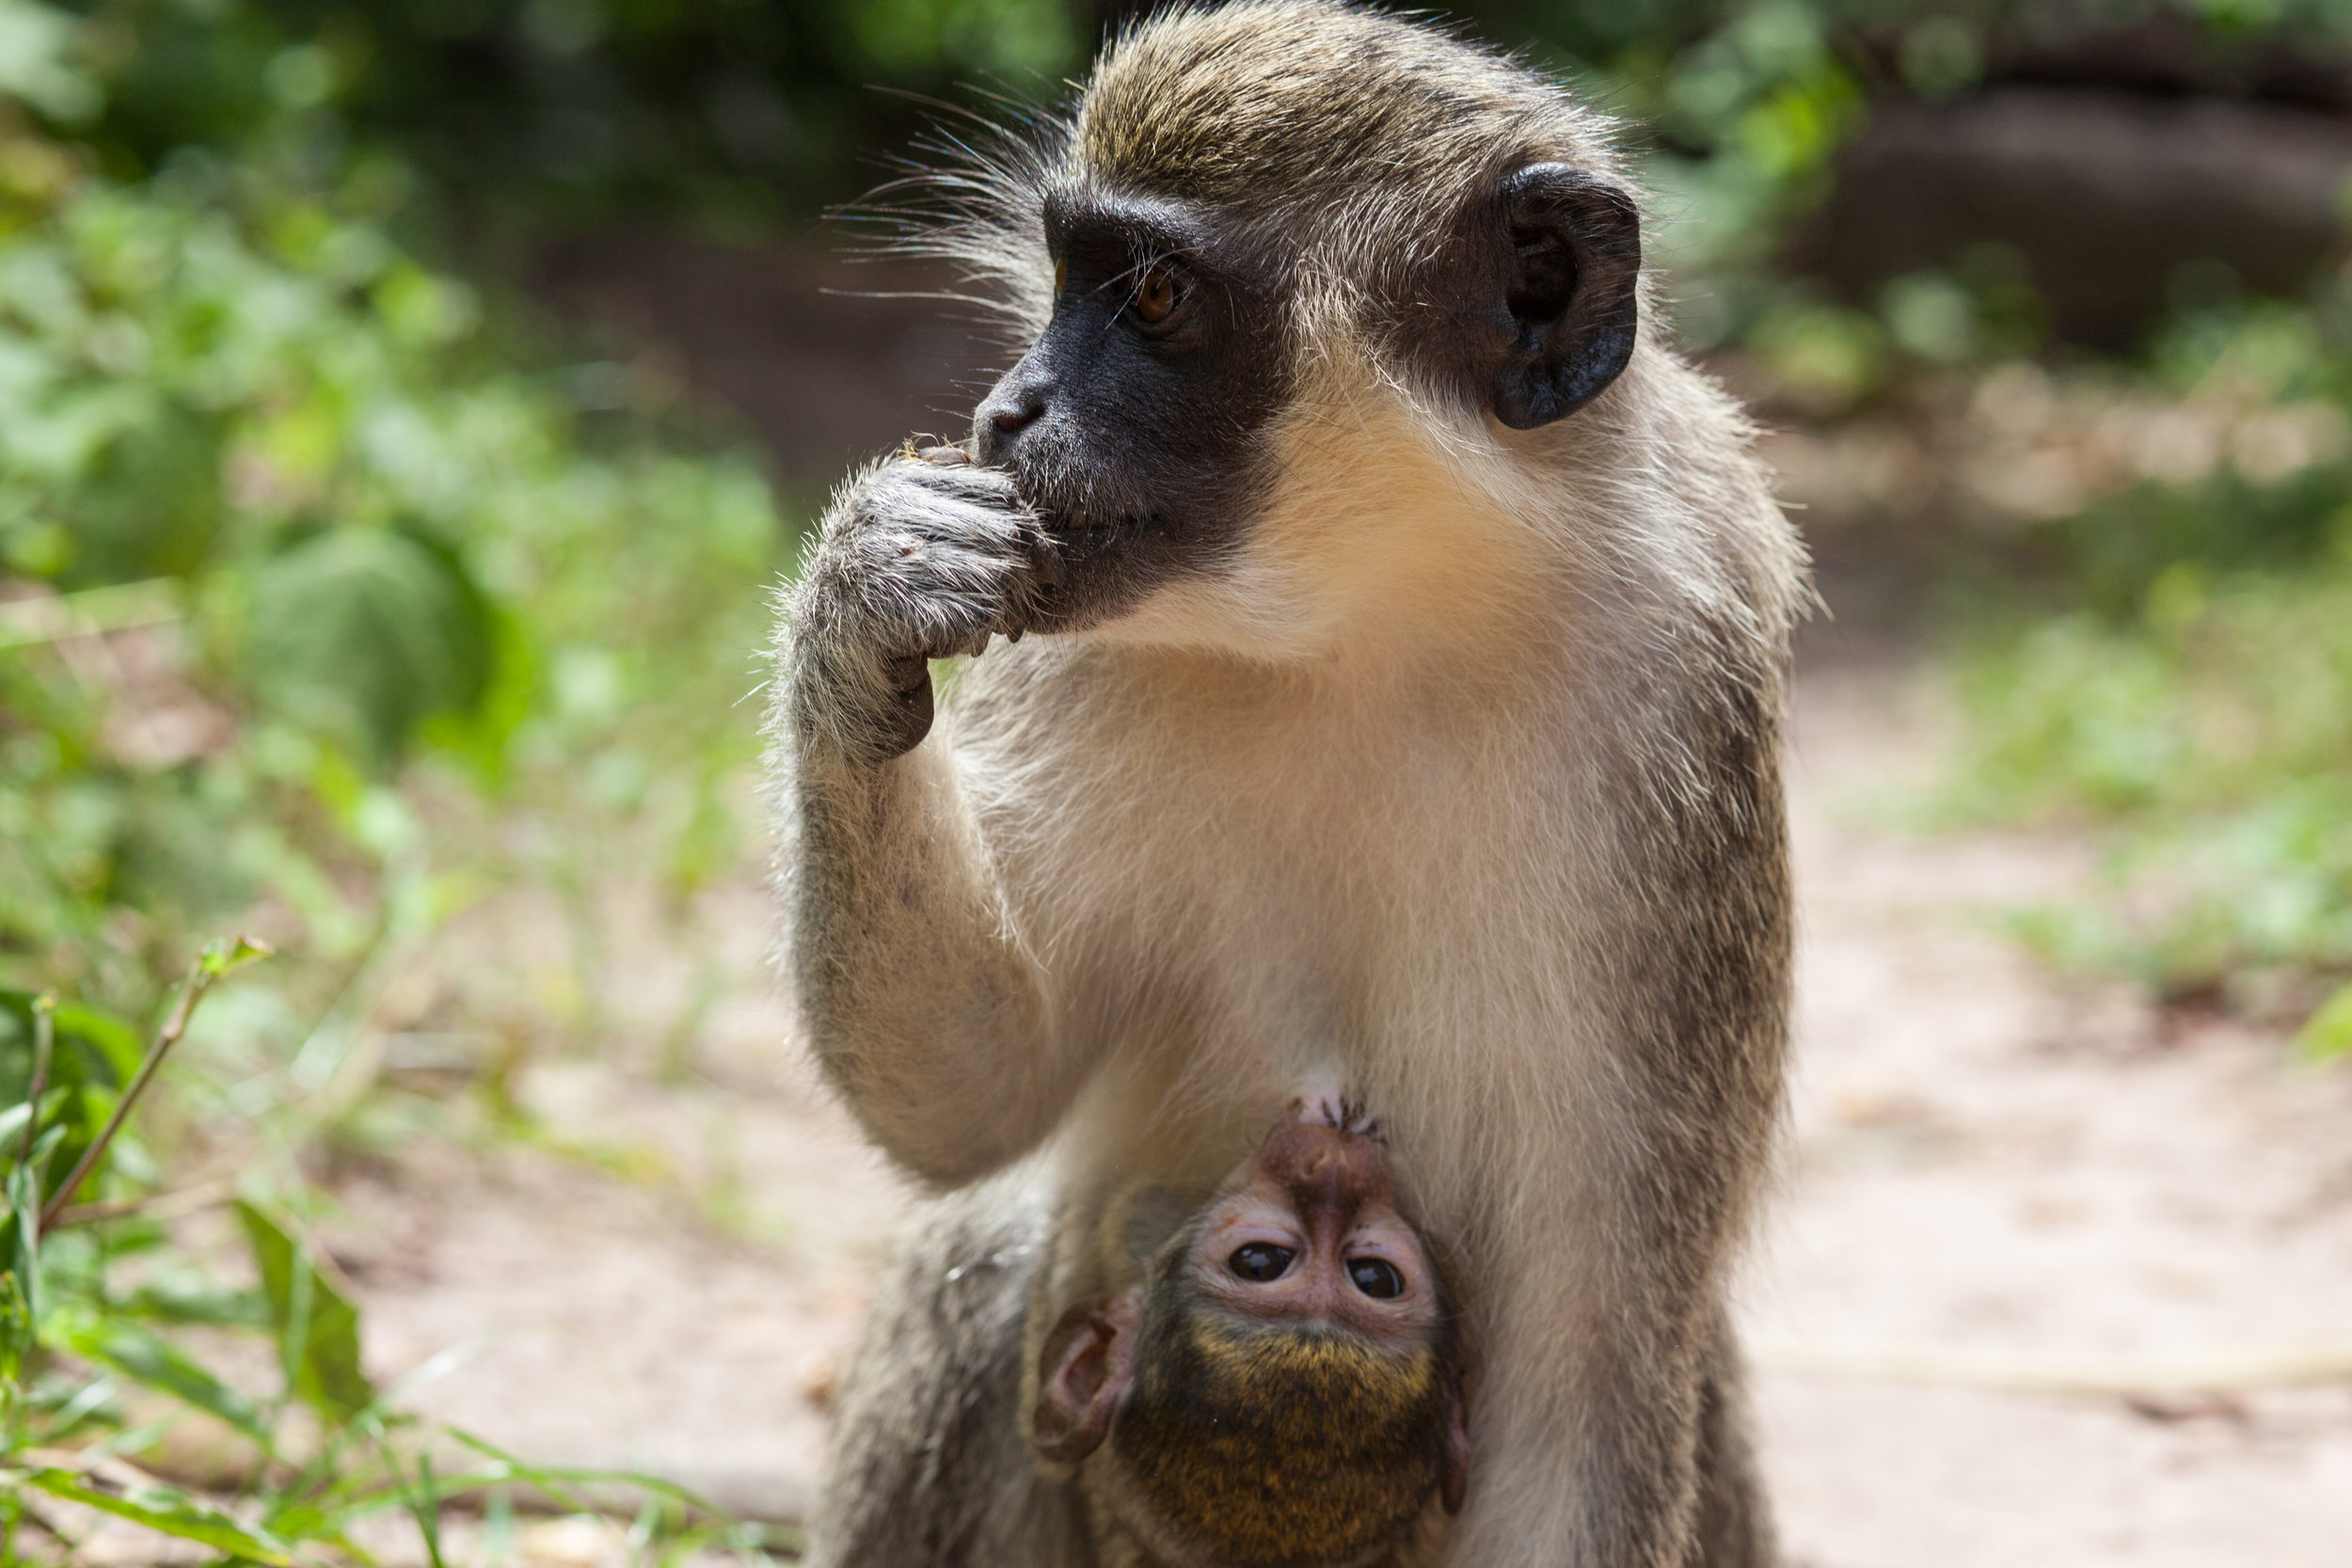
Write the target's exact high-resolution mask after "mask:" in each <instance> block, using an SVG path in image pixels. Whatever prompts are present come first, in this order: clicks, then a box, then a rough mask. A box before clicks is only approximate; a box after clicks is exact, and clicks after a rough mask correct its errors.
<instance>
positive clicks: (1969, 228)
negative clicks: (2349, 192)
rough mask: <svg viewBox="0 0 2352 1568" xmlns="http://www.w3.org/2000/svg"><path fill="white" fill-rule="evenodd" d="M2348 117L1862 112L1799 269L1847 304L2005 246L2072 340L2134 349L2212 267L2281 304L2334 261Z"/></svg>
mask: <svg viewBox="0 0 2352 1568" xmlns="http://www.w3.org/2000/svg"><path fill="white" fill-rule="evenodd" d="M2347 174H2352V118H2347V117H2346V116H2344V115H2341V114H2336V113H2330V112H2328V111H2325V110H2321V109H2313V108H2305V107H2297V106H2293V105H2287V104H2280V103H2260V102H2246V101H2234V100H2230V99H2224V98H2201V97H2157V96H2149V95H2139V94H2132V93H2123V92H2115V91H2106V90H2095V89H2078V88H2063V87H1996V88H1994V89H1993V90H1991V91H1988V92H1985V93H1983V94H1981V95H1980V96H1978V97H1974V98H1968V99H1963V100H1961V101H1958V102H1953V103H1940V104H1936V103H1917V102H1911V101H1905V100H1899V99H1887V100H1883V101H1881V102H1880V103H1876V104H1874V105H1873V107H1872V109H1871V113H1870V119H1869V123H1868V125H1867V128H1866V129H1865V130H1864V131H1863V132H1862V133H1861V135H1858V136H1857V137H1856V138H1855V139H1854V140H1853V142H1852V143H1851V144H1850V145H1849V146H1848V147H1847V149H1846V150H1845V152H1844V153H1843V154H1842V156H1841V158H1840V160H1839V163H1838V167H1837V186H1836V194H1835V196H1834V197H1833V198H1831V200H1830V203H1829V205H1828V207H1827V208H1826V209H1825V210H1824V212H1823V213H1822V214H1821V216H1820V219H1819V220H1818V222H1817V224H1816V225H1815V227H1814V229H1813V230H1812V231H1811V232H1810V233H1809V234H1807V235H1806V236H1804V239H1803V241H1802V242H1801V243H1800V245H1798V247H1797V249H1796V252H1795V256H1794V260H1795V261H1796V263H1797V265H1798V266H1800V267H1801V268H1802V269H1804V270H1808V271H1817V272H1819V273H1820V274H1821V275H1822V276H1824V277H1827V278H1829V279H1830V280H1831V281H1832V282H1833V283H1835V284H1836V285H1837V286H1838V287H1839V288H1841V289H1843V290H1845V291H1847V292H1848V293H1851V294H1852V295H1854V296H1855V297H1867V296H1869V295H1870V294H1871V293H1873V292H1874V291H1875V290H1876V288H1877V286H1878V285H1879V284H1881V283H1883V282H1884V281H1885V280H1886V279H1888V278H1892V277H1900V276H1901V275H1903V274H1905V273H1908V272H1913V271H1916V270H1918V269H1920V268H1923V267H1929V266H1943V265H1948V264H1950V263H1951V262H1952V261H1954V260H1955V259H1956V258H1958V257H1959V256H1960V255H1961V254H1962V253H1963V251H1965V250H1966V249H1967V248H1968V247H1970V246H1972V245H1982V244H1985V243H1987V242H1992V243H1994V244H1998V245H2009V246H2011V247H2013V248H2014V249H2015V250H2016V251H2017V252H2018V253H2019V254H2020V255H2021V256H2022V257H2023V258H2024V259H2025V261H2026V267H2027V270H2028V271H2029V273H2030V275H2031V277H2032V281H2033V283H2034V286H2035V287H2036V288H2037V289H2038V290H2039V291H2040V292H2041V293H2042V297H2043V298H2044V299H2045V300H2046V301H2047V302H2048V304H2049V307H2050V313H2051V325H2052V327H2053V328H2054V329H2055V330H2056V331H2057V332H2058V335H2059V336H2060V337H2062V338H2065V339H2068V340H2070V341H2076V342H2081V343H2086V344H2090V345H2093V346H2097V347H2104V348H2125V347H2129V346H2131V345H2132V344H2133V343H2134V341H2136V340H2137V336H2138V334H2139V333H2140V331H2141V330H2142V329H2143V328H2144V327H2145V326H2146V325H2148V324H2149V323H2150V322H2151V321H2152V320H2153V319H2154V318H2155V316H2156V315H2157V314H2158V313H2159V312H2160V311H2161V310H2162V309H2163V308H2164V306H2165V305H2166V303H2167V301H2168V298H2169V296H2170V294H2171V293H2172V292H2173V291H2174V290H2175V289H2176V288H2177V287H2178V286H2179V285H2180V283H2181V282H2182V276H2181V269H2182V268H2183V267H2184V265H2185V264H2187V263H2194V262H2207V263H2212V262H2218V263H2219V264H2220V265H2222V266H2224V267H2227V268H2228V269H2229V271H2230V272H2231V273H2232V274H2234V275H2235V278H2236V280H2237V281H2238V282H2239V283H2241V284H2243V285H2244V286H2245V287H2246V288H2248V289H2249V290H2252V291H2254V292H2256V293H2297V292H2299V291H2300V290H2302V289H2303V288H2304V287H2305V286H2306V285H2307V284H2308V283H2309V282H2310V281H2311V280H2312V277H2313V276H2314V275H2315V274H2316V273H2317V272H2318V271H2319V269H2321V268H2322V267H2323V266H2324V265H2326V264H2327V263H2328V262H2329V261H2333V260H2335V259H2337V258H2339V257H2340V256H2341V255H2342V254H2343V253H2344V248H2345V245H2344V223H2343V218H2342V215H2341V214H2342V211H2343V208H2342V205H2341V204H2342V201H2343V198H2344V188H2345V180H2346V176H2347Z"/></svg>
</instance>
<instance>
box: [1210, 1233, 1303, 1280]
mask: <svg viewBox="0 0 2352 1568" xmlns="http://www.w3.org/2000/svg"><path fill="white" fill-rule="evenodd" d="M1295 1256H1297V1255H1296V1254H1295V1253H1294V1252H1292V1251H1291V1249H1290V1248H1288V1247H1286V1246H1276V1245H1275V1244H1274V1243H1272V1242H1252V1243H1249V1244H1248V1246H1246V1247H1241V1248H1238V1249H1237V1250H1236V1251H1235V1252H1234V1253H1233V1256H1232V1257H1231V1258H1229V1259H1226V1260H1225V1266H1226V1267H1227V1268H1229V1269H1231V1270H1232V1271H1233V1272H1234V1273H1235V1274H1237V1275H1241V1276H1242V1278H1244V1279H1248V1280H1253V1281H1255V1282H1256V1283H1258V1284H1260V1285H1263V1284H1264V1283H1265V1282H1266V1281H1267V1280H1269V1279H1279V1278H1281V1277H1282V1275H1283V1273H1284V1271H1286V1270H1288V1269H1289V1268H1290V1266H1291V1259H1293V1258H1294V1257H1295Z"/></svg>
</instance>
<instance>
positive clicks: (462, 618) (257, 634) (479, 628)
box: [247, 529, 495, 768]
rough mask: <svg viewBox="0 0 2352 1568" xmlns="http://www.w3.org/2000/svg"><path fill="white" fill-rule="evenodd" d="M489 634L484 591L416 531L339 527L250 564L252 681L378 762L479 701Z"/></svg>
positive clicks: (487, 675)
mask: <svg viewBox="0 0 2352 1568" xmlns="http://www.w3.org/2000/svg"><path fill="white" fill-rule="evenodd" d="M494 637H495V633H494V631H493V627H492V624H491V613H490V610H489V606H488V603H487V601H486V600H485V598H484V596H483V594H482V592H481V590H480V589H478V588H476V587H475V586H474V584H473V583H472V581H471V580H470V579H469V578H468V577H467V576H466V574H465V572H464V571H463V569H462V568H461V567H460V566H459V564H458V562H457V560H456V558H455V557H454V556H453V555H452V554H451V553H450V552H448V551H446V550H444V549H441V548H439V547H437V546H435V545H433V544H431V543H429V542H427V541H424V540H421V539H420V538H418V537H416V536H415V535H413V534H408V533H402V532H398V531H392V530H389V529H341V530H337V531H332V532H328V533H324V534H321V535H319V536H318V537H316V538H313V539H310V540H307V541H305V542H304V543H302V544H299V545H296V546H294V548H292V549H290V550H288V551H286V552H285V553H284V554H283V555H280V556H278V557H277V558H276V559H274V560H272V561H270V562H267V563H266V564H265V565H263V566H262V568H261V569H260V570H259V571H258V572H256V573H255V574H254V578H253V634H252V641H251V646H250V649H249V652H248V659H247V664H248V671H249V674H250V677H251V679H252V681H253V684H254V686H255V688H256V689H257V690H258V691H259V692H260V693H261V695H262V698H263V700H264V701H266V702H268V703H269V704H271V705H273V706H275V707H277V708H278V710H279V711H281V712H283V713H285V714H287V715H288V716H290V717H292V718H294V719H295V720H296V721H300V722H302V723H304V724H306V725H308V726H310V728H312V729H314V730H317V731H320V732H322V733H324V734H326V735H328V736H334V737H336V738H338V739H341V740H342V741H344V742H345V743H347V744H350V745H352V746H355V747H356V748H358V750H359V751H360V752H362V753H363V754H365V755H366V756H367V757H369V758H370V759H371V760H372V761H373V763H374V764H375V765H376V766H377V767H378V768H386V767H389V766H390V765H391V764H392V763H393V762H395V761H397V760H398V759H399V756H400V753H401V752H402V750H403V749H404V748H405V746H406V745H407V743H408V741H409V739H410V737H411V736H413V735H414V734H415V733H416V730H417V727H418V726H419V725H420V724H421V723H422V722H423V721H425V720H426V719H428V718H431V717H432V716H433V715H435V714H441V713H454V714H470V713H472V712H474V711H475V710H476V709H477V708H479V707H480V706H481V705H482V701H483V698H484V696H485V694H486V693H487V692H488V690H489V689H490V684H491V673H492V671H491V665H492V659H493V655H494V646H493V644H494Z"/></svg>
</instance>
